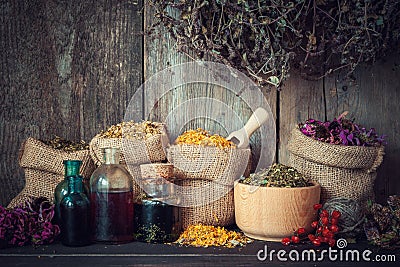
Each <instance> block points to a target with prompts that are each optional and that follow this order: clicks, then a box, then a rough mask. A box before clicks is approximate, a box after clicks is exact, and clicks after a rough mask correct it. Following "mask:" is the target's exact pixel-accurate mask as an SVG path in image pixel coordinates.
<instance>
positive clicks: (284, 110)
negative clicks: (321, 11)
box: [0, 0, 400, 205]
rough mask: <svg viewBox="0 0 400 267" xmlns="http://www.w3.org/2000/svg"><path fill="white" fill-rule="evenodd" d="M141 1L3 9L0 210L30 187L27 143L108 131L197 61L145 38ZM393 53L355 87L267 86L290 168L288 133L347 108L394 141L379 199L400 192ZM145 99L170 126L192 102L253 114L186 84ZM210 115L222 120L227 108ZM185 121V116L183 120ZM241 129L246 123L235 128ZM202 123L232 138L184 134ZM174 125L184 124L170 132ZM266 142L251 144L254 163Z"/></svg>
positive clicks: (335, 82) (213, 90)
mask: <svg viewBox="0 0 400 267" xmlns="http://www.w3.org/2000/svg"><path fill="white" fill-rule="evenodd" d="M142 12H143V10H142V8H141V5H140V3H138V2H137V1H130V0H126V1H113V0H101V1H95V0H91V1H56V0H50V1H46V0H32V1H28V0H25V1H12V0H6V1H1V2H0V36H1V37H0V49H1V50H0V51H1V53H0V55H1V59H0V62H1V69H0V74H1V93H2V96H3V97H1V99H0V105H1V113H0V151H1V156H0V162H1V163H0V174H1V176H0V183H1V187H0V205H5V204H7V203H8V202H9V201H10V200H11V198H12V197H14V196H15V195H16V194H17V193H18V192H19V191H20V190H21V189H22V187H23V185H24V176H23V172H22V170H21V169H20V168H19V167H18V163H17V155H18V149H19V147H20V144H21V142H22V141H23V140H24V139H25V138H27V137H28V136H33V137H36V138H42V139H47V138H49V137H51V136H52V135H54V134H56V135H60V136H62V137H65V138H68V139H84V140H86V141H89V140H90V139H91V138H92V137H93V136H94V135H95V134H96V133H97V132H98V131H99V130H100V129H104V128H105V127H107V126H108V125H110V124H113V123H116V122H118V121H121V120H122V119H123V117H124V113H125V109H126V106H127V104H128V102H129V100H130V99H131V97H132V95H133V94H134V93H135V90H136V89H137V88H138V87H139V85H140V84H141V83H142V81H143V78H145V79H148V78H149V77H150V76H151V75H152V74H154V73H156V72H158V71H160V70H163V69H165V68H166V67H169V66H172V65H175V64H178V63H182V62H188V61H190V60H191V59H190V58H189V57H187V56H186V55H183V54H181V53H178V52H177V51H176V49H175V46H174V40H172V39H171V38H169V36H168V35H163V36H162V37H161V38H156V39H154V38H148V37H146V38H145V39H144V41H143V38H142V37H141V36H140V35H139V32H140V31H141V30H142V28H143V20H144V24H146V25H150V23H151V21H152V16H153V14H152V13H151V10H146V14H145V15H143V13H142ZM396 53H398V52H395V53H394V54H393V55H391V56H390V57H387V58H386V59H385V60H386V61H381V62H379V63H377V64H376V65H375V66H373V67H364V68H360V69H359V70H358V71H357V82H356V83H355V84H348V83H344V82H342V81H340V79H339V77H337V76H331V77H327V78H325V79H324V80H320V81H316V82H310V81H305V80H303V79H301V78H300V77H298V76H297V75H296V74H295V73H292V76H291V78H290V79H289V80H288V81H287V82H286V83H285V86H284V87H283V88H282V90H281V91H279V92H278V91H276V90H274V89H273V88H262V91H263V93H264V96H265V98H266V99H267V101H268V103H269V104H270V106H271V109H272V111H273V114H274V119H275V122H276V125H277V133H278V139H277V141H278V143H277V153H276V156H275V159H276V160H277V161H280V162H282V163H287V160H288V151H287V149H286V145H287V140H288V137H289V133H290V130H291V129H293V127H294V126H295V125H296V124H297V123H298V122H300V121H304V120H305V119H307V118H309V117H314V118H317V119H322V120H324V119H332V118H333V117H334V116H337V115H338V114H340V113H341V112H342V111H344V110H349V111H350V116H352V117H355V118H356V120H357V121H358V122H359V123H361V124H363V125H365V126H366V127H375V128H376V129H377V130H378V132H379V133H385V134H387V135H388V142H389V144H388V146H387V150H386V153H387V154H386V157H385V160H384V164H383V166H382V167H381V168H380V169H379V174H378V179H377V183H376V190H375V191H376V193H377V196H378V199H380V200H382V199H383V198H384V197H385V196H386V195H388V194H392V193H398V192H400V183H399V182H398V181H397V180H398V178H399V176H400V169H399V168H398V166H400V153H399V148H400V142H399V137H398V136H399V131H400V125H399V120H400V112H399V111H400V107H399V103H400V88H399V84H400V75H399V74H400V67H399V64H400V55H399V54H396ZM157 95H158V91H157V90H154V91H150V92H147V94H146V95H145V97H144V98H143V101H139V102H138V103H135V104H136V105H137V109H138V110H143V112H144V114H148V113H150V114H151V116H150V117H151V119H158V120H163V119H165V118H166V116H167V115H168V114H169V112H170V111H171V110H173V109H174V108H175V107H177V106H178V105H179V104H180V103H183V102H184V101H186V100H187V99H190V98H194V97H199V96H202V97H210V98H213V99H218V100H220V101H222V102H224V103H226V104H227V105H228V106H232V108H233V109H234V110H235V111H236V112H238V113H239V114H241V119H242V120H244V121H245V120H246V119H247V118H248V117H249V116H250V110H249V107H248V106H246V105H245V104H243V103H242V102H241V99H240V97H238V96H235V95H234V94H232V93H231V92H229V91H227V90H225V89H224V88H219V87H217V86H198V85H187V86H183V87H178V88H176V89H175V90H172V91H170V92H169V93H168V94H167V95H165V96H163V97H162V98H161V99H159V101H157V105H154V104H155V103H154V98H155V97H156V96H157ZM203 108H204V109H208V110H211V113H214V114H216V116H222V115H221V110H214V109H213V107H203ZM182 116H183V115H182ZM233 123H234V124H236V125H237V127H239V126H241V122H233ZM198 126H202V127H203V128H206V129H209V130H211V131H215V132H220V133H221V134H226V132H225V131H224V129H223V127H221V125H219V124H218V123H216V122H215V121H213V120H206V119H198V120H193V121H191V122H189V123H188V124H186V125H185V126H184V127H182V130H183V129H186V128H192V127H198ZM170 127H178V126H176V125H171V126H170ZM259 140H260V136H259V135H258V136H257V134H256V136H255V137H253V138H252V145H253V148H254V160H255V161H254V163H253V167H254V166H255V165H256V163H257V159H258V158H257V156H258V153H259V151H257V144H258V142H259Z"/></svg>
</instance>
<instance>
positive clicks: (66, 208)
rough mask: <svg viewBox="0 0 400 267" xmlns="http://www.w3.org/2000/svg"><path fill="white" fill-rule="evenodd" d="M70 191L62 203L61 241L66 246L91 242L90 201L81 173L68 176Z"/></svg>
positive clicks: (83, 244)
mask: <svg viewBox="0 0 400 267" xmlns="http://www.w3.org/2000/svg"><path fill="white" fill-rule="evenodd" d="M67 184H68V193H67V194H66V195H65V196H64V198H63V199H62V200H61V203H60V215H61V243H62V244H63V245H66V246H85V245H88V244H90V240H91V235H90V203H89V199H88V198H87V196H86V194H84V193H83V181H82V177H81V176H79V175H74V176H68V177H67Z"/></svg>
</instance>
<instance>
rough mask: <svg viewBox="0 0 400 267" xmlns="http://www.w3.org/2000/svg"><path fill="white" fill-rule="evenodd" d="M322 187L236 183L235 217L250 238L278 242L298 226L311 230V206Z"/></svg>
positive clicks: (317, 197)
mask: <svg viewBox="0 0 400 267" xmlns="http://www.w3.org/2000/svg"><path fill="white" fill-rule="evenodd" d="M320 192H321V186H320V185H319V184H315V185H313V186H308V187H298V188H279V187H262V186H261V187H259V186H252V185H247V184H242V183H236V185H235V189H234V194H235V219H236V224H237V226H238V227H239V228H240V229H241V230H242V231H243V232H244V233H245V234H246V235H248V236H249V237H252V238H255V239H261V240H269V241H281V240H282V238H284V237H288V236H289V237H290V236H291V235H293V232H294V231H295V230H297V229H298V228H300V227H305V230H306V231H307V232H310V231H311V230H312V228H311V222H312V221H314V220H315V219H316V217H317V213H316V211H314V210H313V208H312V207H313V205H314V204H315V203H319V198H320Z"/></svg>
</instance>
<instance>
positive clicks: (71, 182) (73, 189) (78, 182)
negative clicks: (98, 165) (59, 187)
mask: <svg viewBox="0 0 400 267" xmlns="http://www.w3.org/2000/svg"><path fill="white" fill-rule="evenodd" d="M67 181H68V193H69V194H72V193H83V182H82V177H80V176H78V175H75V176H68V177H67Z"/></svg>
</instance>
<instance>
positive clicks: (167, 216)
mask: <svg viewBox="0 0 400 267" xmlns="http://www.w3.org/2000/svg"><path fill="white" fill-rule="evenodd" d="M134 218H135V219H134V229H135V239H136V240H138V241H142V242H147V243H169V242H173V241H175V240H176V239H178V237H179V235H180V233H181V230H182V229H181V228H182V224H181V220H180V210H179V207H177V206H172V205H169V204H167V203H164V202H162V201H161V200H160V199H156V198H151V197H146V198H143V199H141V200H140V201H138V202H137V203H135V204H134Z"/></svg>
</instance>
